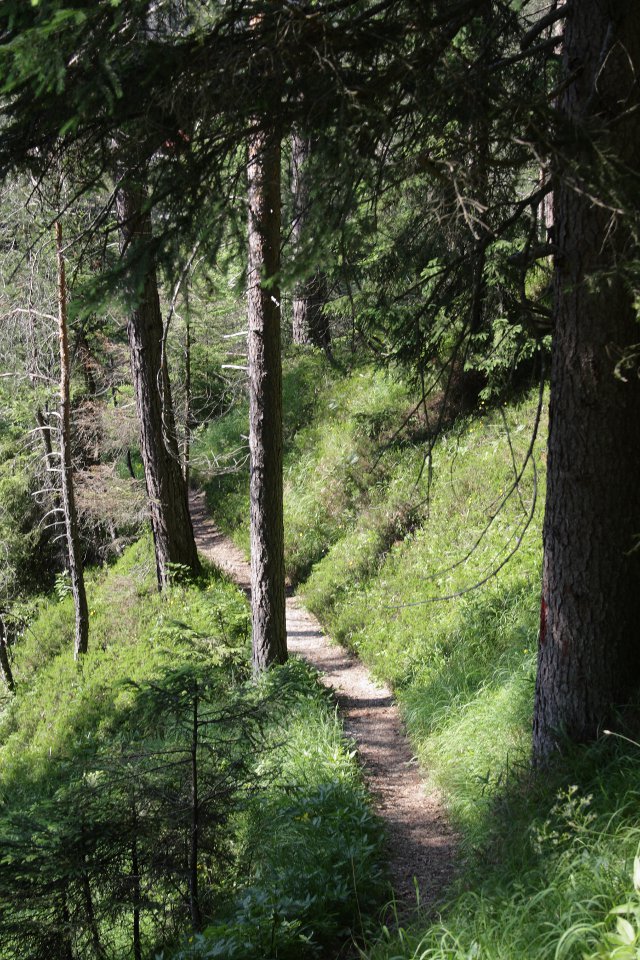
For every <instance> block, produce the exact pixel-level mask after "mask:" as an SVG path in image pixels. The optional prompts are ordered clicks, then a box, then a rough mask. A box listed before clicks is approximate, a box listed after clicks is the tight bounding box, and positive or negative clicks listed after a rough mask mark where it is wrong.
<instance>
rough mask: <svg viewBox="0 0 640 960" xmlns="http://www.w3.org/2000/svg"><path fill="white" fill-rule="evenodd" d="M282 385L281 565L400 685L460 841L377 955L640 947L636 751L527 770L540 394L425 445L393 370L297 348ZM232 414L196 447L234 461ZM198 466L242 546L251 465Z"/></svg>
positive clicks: (536, 593) (605, 746)
mask: <svg viewBox="0 0 640 960" xmlns="http://www.w3.org/2000/svg"><path fill="white" fill-rule="evenodd" d="M285 384H286V388H287V389H286V396H287V398H288V407H287V413H286V417H287V422H286V435H287V455H286V474H285V497H286V502H285V517H286V530H285V538H286V552H287V570H288V573H289V576H290V577H291V579H292V581H293V582H294V583H298V584H299V585H300V586H299V591H300V592H301V594H302V596H303V598H304V600H305V602H306V603H307V604H308V605H309V607H310V609H312V610H313V611H314V612H315V613H316V614H317V616H318V617H319V618H320V619H321V621H322V622H323V623H324V625H325V626H326V628H327V629H328V631H329V632H330V633H331V634H332V635H333V637H334V638H335V639H336V640H339V641H340V642H342V643H344V644H346V645H347V646H349V647H350V648H351V649H354V650H356V651H357V652H358V654H359V655H360V656H361V657H362V658H363V659H364V661H365V662H366V663H368V664H369V666H370V667H371V669H372V670H373V671H374V672H375V674H376V675H377V676H379V677H380V679H383V680H385V681H388V682H389V683H390V684H391V685H392V687H393V689H394V691H395V693H396V696H397V698H398V699H399V702H400V704H401V705H402V708H403V710H404V715H405V719H406V722H407V725H408V729H409V732H410V735H411V737H412V739H413V743H414V748H415V751H416V753H417V755H418V756H419V758H420V759H421V761H422V762H423V765H424V768H425V769H426V770H428V771H429V776H430V777H432V778H433V779H434V780H435V781H436V782H437V783H438V784H439V785H440V786H441V787H442V788H443V790H444V792H445V796H446V798H447V801H448V805H449V809H450V813H451V816H452V818H453V820H454V822H455V824H456V825H457V827H458V828H459V829H460V831H461V835H462V841H463V845H464V849H465V850H466V858H467V860H466V864H467V865H466V868H465V870H464V871H463V875H462V876H461V878H460V883H459V889H458V890H457V892H456V890H452V891H451V897H452V903H451V906H450V908H449V909H448V910H447V911H445V912H444V914H443V918H442V921H441V922H440V923H438V924H436V925H435V926H429V925H428V924H426V923H423V924H422V925H421V924H420V923H418V926H417V928H415V929H412V930H410V931H401V932H400V934H398V933H396V934H388V935H387V934H385V937H384V938H383V941H382V942H381V943H379V944H378V945H372V947H371V950H370V954H371V956H372V957H376V958H379V957H380V958H382V957H385V958H386V957H389V958H393V960H397V958H400V957H411V958H414V957H415V958H416V960H417V958H420V960H426V958H434V960H435V958H441V960H444V958H447V960H449V958H456V960H458V958H460V960H462V958H465V960H466V958H471V957H473V958H476V957H478V958H480V957H482V958H491V960H493V958H496V960H498V958H500V960H515V958H516V957H517V958H531V960H534V958H535V960H546V958H548V957H550V956H556V957H559V958H560V957H575V958H581V957H583V956H587V955H588V956H591V955H593V956H594V957H595V956H596V955H597V956H598V957H602V958H604V957H609V956H611V957H613V956H614V954H613V953H611V950H613V949H614V947H616V944H617V946H618V947H620V949H621V950H622V949H623V947H624V949H626V950H627V952H626V953H624V952H621V953H618V954H615V956H616V957H617V956H620V957H623V956H624V957H636V956H637V947H636V946H635V943H636V939H635V938H636V937H638V941H639V942H640V934H639V933H638V931H639V930H640V922H639V921H638V920H637V919H636V917H640V901H637V899H634V896H633V883H632V868H633V857H634V855H635V853H636V851H637V847H638V839H639V833H638V828H637V825H636V818H635V814H634V813H633V811H634V809H637V800H638V793H639V791H640V767H639V766H638V763H637V750H638V748H637V747H636V746H635V745H633V744H629V743H625V742H624V741H621V740H619V739H617V740H615V741H614V738H608V739H607V738H604V740H603V741H602V742H601V743H599V744H596V745H595V747H592V748H590V749H583V750H574V751H573V752H570V753H568V754H567V755H566V756H565V757H564V759H563V763H562V765H559V766H558V767H557V768H554V769H551V770H548V771H547V772H546V774H545V777H543V778H540V777H536V776H535V775H534V774H533V773H532V771H531V770H530V766H529V750H530V736H531V716H532V705H533V688H534V679H535V665H536V644H537V630H538V617H539V603H540V564H541V520H542V507H543V503H544V480H545V477H544V473H545V440H546V428H545V421H546V403H545V402H543V403H542V405H540V398H539V397H538V394H537V390H536V389H535V388H534V389H533V390H532V393H531V394H530V395H529V396H525V397H523V398H522V399H520V400H519V401H514V402H512V403H510V404H509V405H506V406H503V407H498V406H493V407H489V406H487V407H486V408H481V409H480V412H479V413H478V415H477V416H475V417H474V418H466V419H459V420H458V421H456V422H453V423H452V424H451V425H450V426H449V428H448V429H447V430H446V431H445V432H443V434H442V435H441V436H440V437H439V438H438V439H437V441H436V442H435V443H434V444H433V446H432V445H431V443H430V439H431V438H430V436H429V420H428V417H427V415H428V414H431V419H430V422H431V423H432V422H433V419H434V416H433V414H434V410H433V409H431V410H429V408H427V409H426V410H425V409H424V407H422V408H421V406H420V404H419V403H418V402H417V401H418V398H416V397H414V396H412V394H411V392H410V391H409V390H408V389H407V387H406V386H405V385H404V384H403V383H402V381H401V379H393V378H392V377H390V376H389V375H388V374H383V373H381V372H380V371H376V370H374V369H372V368H370V367H367V366H360V367H356V368H355V369H353V370H352V371H351V372H349V373H347V374H346V375H345V374H339V373H336V372H335V371H332V370H330V369H329V368H328V367H327V366H326V365H325V364H324V363H323V361H322V359H321V358H320V357H319V356H317V355H314V354H306V353H302V354H300V355H298V356H296V357H294V358H293V359H290V360H289V361H288V365H287V368H286V373H285ZM436 412H437V410H436ZM244 423H245V412H244V410H243V409H242V407H236V408H235V409H234V410H233V411H232V413H231V415H230V416H229V417H228V418H227V419H226V420H224V421H222V422H220V423H217V424H213V425H211V426H210V427H209V428H208V430H207V431H206V433H205V434H204V435H203V436H202V437H201V438H200V441H199V442H200V445H201V446H200V449H201V451H209V452H211V451H212V450H214V449H215V450H216V451H217V452H218V455H220V454H222V455H223V456H224V451H225V449H226V450H229V451H230V450H233V451H234V452H235V456H236V457H238V451H242V443H243V441H242V439H241V438H242V434H246V428H245V426H244ZM536 434H537V439H536ZM240 459H241V457H240ZM200 477H201V480H202V481H203V482H205V483H206V486H207V493H208V498H209V504H210V506H211V508H212V510H213V514H214V517H215V519H216V520H217V522H218V523H219V524H221V525H222V526H224V527H225V528H226V529H227V530H228V531H230V532H231V533H232V534H233V535H234V536H235V538H236V539H237V541H238V542H239V543H241V544H246V539H247V531H246V526H245V521H244V518H245V517H246V516H247V515H248V512H247V510H246V497H247V486H246V473H244V472H243V471H242V470H241V471H240V472H238V473H226V474H224V475H222V476H220V475H219V476H215V475H214V476H212V475H210V474H209V475H207V474H206V472H201V474H200ZM621 903H626V906H625V907H624V908H621V910H622V911H623V912H621V913H620V914H619V918H618V928H617V929H616V926H615V924H616V921H615V917H611V918H609V917H608V911H609V910H610V908H612V907H614V906H616V904H621ZM634 911H637V913H636V912H634ZM616 937H618V940H617V941H616V940H615V938H616ZM612 938H613V939H612Z"/></svg>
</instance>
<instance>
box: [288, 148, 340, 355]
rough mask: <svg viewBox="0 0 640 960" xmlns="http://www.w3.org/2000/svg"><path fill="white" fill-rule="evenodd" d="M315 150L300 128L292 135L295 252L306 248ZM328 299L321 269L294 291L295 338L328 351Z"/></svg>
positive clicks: (329, 337)
mask: <svg viewBox="0 0 640 960" xmlns="http://www.w3.org/2000/svg"><path fill="white" fill-rule="evenodd" d="M312 149H313V141H312V140H311V138H310V137H308V136H305V135H304V134H302V133H301V132H300V131H299V130H297V129H294V131H293V133H292V136H291V189H292V193H293V217H294V220H293V230H292V238H293V244H294V249H295V252H296V254H298V255H299V254H300V252H301V250H302V249H303V247H304V241H305V234H306V233H307V224H308V220H309V204H310V202H311V190H310V188H309V173H308V170H307V169H306V165H307V162H308V159H309V156H310V154H311V151H312ZM326 302H327V277H326V274H325V273H324V272H323V271H321V270H316V271H315V272H314V273H313V275H312V276H309V277H308V278H307V279H306V280H303V281H301V282H300V283H298V284H297V285H296V288H295V291H294V294H293V331H292V332H293V341H294V343H302V344H313V345H314V346H316V347H322V348H323V349H324V350H329V349H330V347H331V331H330V329H329V319H328V317H327V316H326V315H325V313H324V309H323V308H324V305H325V303H326Z"/></svg>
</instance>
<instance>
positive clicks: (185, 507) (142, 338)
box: [117, 187, 200, 589]
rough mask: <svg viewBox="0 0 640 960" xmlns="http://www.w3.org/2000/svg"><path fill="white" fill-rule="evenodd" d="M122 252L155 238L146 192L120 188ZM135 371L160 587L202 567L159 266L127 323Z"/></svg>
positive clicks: (150, 271)
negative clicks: (176, 571)
mask: <svg viewBox="0 0 640 960" xmlns="http://www.w3.org/2000/svg"><path fill="white" fill-rule="evenodd" d="M117 206H118V219H119V223H120V231H121V236H122V249H123V253H125V252H131V253H132V254H133V255H134V256H135V254H136V253H137V252H138V251H140V255H141V257H143V256H144V255H145V251H144V246H145V245H146V244H147V243H148V241H149V239H150V236H151V220H150V217H149V214H148V213H147V212H145V210H144V195H143V193H142V191H141V190H139V189H138V190H136V189H134V188H131V187H127V188H121V189H120V190H119V191H118V196H117ZM127 332H128V335H129V347H130V351H131V370H132V373H133V384H134V390H135V395H136V406H137V410H138V418H139V421H140V451H141V455H142V462H143V464H144V473H145V480H146V485H147V494H148V498H149V508H150V513H151V528H152V530H153V540H154V546H155V554H156V570H157V575H158V585H159V587H160V589H164V587H166V586H167V584H168V583H169V582H170V580H171V565H172V564H180V565H183V566H185V567H188V568H189V569H191V570H193V571H194V572H197V571H198V570H199V569H200V564H199V561H198V553H197V549H196V544H195V540H194V537H193V525H192V523H191V517H190V515H189V502H188V496H187V487H186V484H185V481H184V477H183V475H182V469H181V464H180V451H179V449H178V439H177V436H176V430H175V419H174V414H173V403H172V399H171V387H170V383H169V371H168V369H167V363H166V357H165V355H164V351H163V349H162V338H163V324H162V315H161V313H160V298H159V295H158V284H157V280H156V272H155V267H154V266H153V265H152V264H151V265H146V272H145V276H144V283H143V289H142V293H141V294H140V295H139V296H138V299H137V305H136V306H135V308H134V309H132V310H131V313H130V314H129V319H128V323H127Z"/></svg>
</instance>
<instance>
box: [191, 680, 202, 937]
mask: <svg viewBox="0 0 640 960" xmlns="http://www.w3.org/2000/svg"><path fill="white" fill-rule="evenodd" d="M198 707H199V702H198V684H197V683H196V685H195V689H194V691H193V718H192V728H191V756H190V760H191V831H190V836H189V906H190V910H191V927H192V929H193V931H194V932H195V933H199V932H200V930H202V911H201V910H200V896H199V893H198V855H199V848H200V843H199V841H200V800H199V797H198V729H199V718H198Z"/></svg>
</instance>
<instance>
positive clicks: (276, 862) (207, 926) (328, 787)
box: [0, 539, 385, 960]
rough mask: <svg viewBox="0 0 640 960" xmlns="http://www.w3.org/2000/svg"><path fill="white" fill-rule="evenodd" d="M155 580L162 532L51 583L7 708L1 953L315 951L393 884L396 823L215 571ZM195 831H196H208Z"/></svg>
mask: <svg viewBox="0 0 640 960" xmlns="http://www.w3.org/2000/svg"><path fill="white" fill-rule="evenodd" d="M179 575H180V571H179V570H178V571H176V582H175V584H174V586H173V587H172V588H171V589H170V591H169V592H168V594H167V595H166V596H165V597H160V596H159V595H158V594H157V591H156V589H155V573H154V568H153V563H152V551H151V546H150V542H149V540H148V539H144V540H142V541H140V542H139V543H137V544H135V545H133V546H132V547H131V548H129V549H128V550H127V551H126V553H125V554H124V556H123V557H122V559H120V560H119V561H118V562H117V563H115V564H114V565H112V566H111V567H109V568H103V569H102V570H97V571H94V572H93V573H92V574H91V576H90V578H89V584H88V592H89V604H90V619H91V638H90V650H89V653H88V654H87V655H86V657H85V658H84V659H83V660H82V662H81V664H80V665H76V664H75V663H74V662H73V659H72V653H71V651H72V637H73V612H72V606H71V598H70V597H69V596H68V589H67V587H66V584H65V582H64V580H62V579H61V580H59V581H58V585H57V595H54V596H51V597H49V598H45V599H40V600H37V601H36V602H35V603H34V608H33V609H32V610H31V611H30V615H29V616H30V625H29V627H28V629H27V631H26V632H25V634H24V636H23V638H22V639H21V640H20V641H19V642H18V643H17V644H16V645H15V648H14V674H15V681H16V696H15V697H14V698H12V699H7V700H5V701H4V705H3V706H4V709H3V710H2V712H0V957H1V958H2V960H13V958H18V957H20V958H21V960H25V958H33V960H36V958H40V957H42V958H44V957H47V958H53V960H56V958H64V960H68V958H69V957H80V956H81V957H83V958H84V957H87V958H91V957H101V958H102V957H104V958H114V960H116V958H124V957H138V956H140V957H145V958H146V957H153V956H156V954H157V953H159V952H162V955H163V956H164V957H165V958H169V957H174V956H175V957H180V958H182V957H196V956H197V957H210V956H215V957H223V958H225V957H228V958H235V957H242V958H248V960H249V958H253V957H255V958H262V957H267V956H269V957H313V956H316V955H317V954H318V953H319V952H324V951H327V950H329V951H332V950H337V949H338V947H339V946H340V945H341V944H342V943H344V941H345V939H350V938H351V937H352V936H358V937H361V936H362V935H363V934H364V933H365V932H366V925H367V923H368V922H369V921H368V920H367V917H369V916H370V915H371V912H372V911H375V910H376V909H377V907H378V905H379V903H380V898H381V897H382V896H384V893H385V886H384V876H383V873H382V870H381V867H380V843H381V830H380V825H379V823H378V822H377V820H376V819H375V817H373V815H372V814H371V812H370V809H369V806H368V803H367V798H366V795H365V793H364V790H363V787H362V784H361V780H360V775H359V771H358V769H357V765H356V763H355V761H354V758H353V753H352V751H351V750H350V747H349V744H348V743H345V741H344V740H343V739H342V735H341V730H340V727H339V724H338V721H337V719H336V717H335V712H334V709H333V707H332V705H331V703H330V701H329V700H328V698H327V695H326V693H325V692H323V690H322V688H321V687H320V686H319V684H318V683H317V681H316V680H315V678H314V676H313V675H312V673H311V672H310V671H309V670H308V669H307V668H306V667H305V666H304V665H303V664H301V663H300V662H297V661H292V662H291V663H289V664H288V665H286V666H285V667H282V668H278V669H276V670H274V671H271V672H270V674H269V676H268V677H266V678H265V679H264V680H263V681H262V682H261V683H259V684H255V683H254V682H252V681H251V678H250V676H249V667H248V664H249V662H250V650H249V640H248V617H247V604H246V600H245V599H244V597H243V596H242V594H241V593H239V591H238V590H237V589H236V588H235V587H233V586H232V585H231V584H230V583H228V582H227V581H225V580H224V579H223V578H221V576H220V575H219V574H217V573H216V572H215V571H207V572H206V573H205V574H204V575H203V577H202V578H201V579H200V580H198V582H196V583H191V582H186V581H185V582H181V581H180V576H179ZM194 836H195V837H197V842H196V844H195V846H194Z"/></svg>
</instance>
